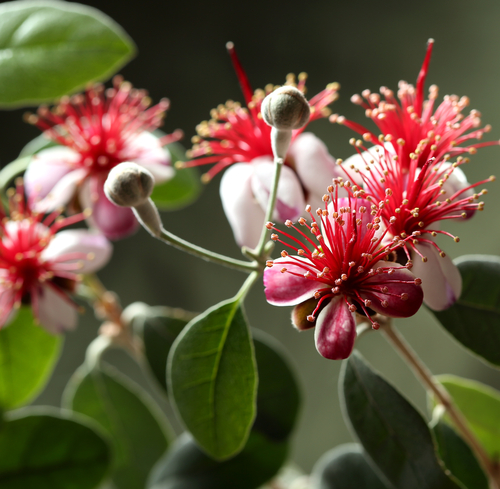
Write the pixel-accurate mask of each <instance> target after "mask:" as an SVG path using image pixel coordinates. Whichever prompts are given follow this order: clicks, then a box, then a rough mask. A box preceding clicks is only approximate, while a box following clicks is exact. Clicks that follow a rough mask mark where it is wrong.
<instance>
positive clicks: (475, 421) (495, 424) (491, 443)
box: [436, 375, 500, 460]
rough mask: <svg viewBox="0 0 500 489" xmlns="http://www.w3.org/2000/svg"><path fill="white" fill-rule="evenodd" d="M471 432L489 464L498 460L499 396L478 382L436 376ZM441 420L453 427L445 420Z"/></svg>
mask: <svg viewBox="0 0 500 489" xmlns="http://www.w3.org/2000/svg"><path fill="white" fill-rule="evenodd" d="M436 379H437V380H438V381H439V382H441V384H443V386H444V387H445V389H446V390H447V391H448V393H449V394H450V396H451V397H452V398H453V401H454V402H455V404H456V405H457V407H458V409H459V410H460V411H461V412H462V414H463V415H464V416H465V418H466V419H467V421H468V422H469V426H470V428H471V430H472V431H473V432H474V434H475V435H476V437H477V439H478V440H479V441H480V443H481V445H482V446H483V447H484V449H485V450H486V451H487V452H488V455H489V456H490V457H491V459H492V460H499V459H500V392H498V391H497V390H495V389H493V388H491V387H489V386H487V385H484V384H482V383H481V382H477V381H475V380H468V379H463V378H461V377H457V376H454V375H438V376H437V377H436ZM443 420H444V421H445V422H447V423H448V424H450V425H451V424H452V422H451V420H450V419H449V418H448V416H446V415H445V416H443Z"/></svg>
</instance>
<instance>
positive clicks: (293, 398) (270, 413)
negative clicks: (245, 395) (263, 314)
mask: <svg viewBox="0 0 500 489" xmlns="http://www.w3.org/2000/svg"><path fill="white" fill-rule="evenodd" d="M252 335H253V337H254V345H255V359H256V361H257V370H258V373H259V386H258V390H257V416H256V418H255V422H254V424H253V428H252V430H253V431H259V432H261V433H264V434H265V435H266V436H268V437H269V438H271V439H273V440H276V441H280V440H285V439H287V438H288V437H289V436H290V433H291V432H292V430H293V428H294V426H295V422H296V421H297V415H298V412H299V407H300V391H299V387H298V385H297V380H296V378H295V375H294V373H293V372H292V370H291V368H290V366H289V363H288V360H287V359H286V356H285V352H284V351H283V348H282V347H281V345H280V344H279V343H278V342H277V341H276V340H275V339H274V338H272V337H271V336H269V335H268V334H266V333H264V332H263V331H258V330H255V329H254V330H252Z"/></svg>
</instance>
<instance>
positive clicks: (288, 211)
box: [251, 158, 305, 222]
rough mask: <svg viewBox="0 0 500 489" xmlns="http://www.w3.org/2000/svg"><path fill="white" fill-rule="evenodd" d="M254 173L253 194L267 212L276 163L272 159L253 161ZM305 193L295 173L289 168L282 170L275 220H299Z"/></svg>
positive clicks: (284, 167)
mask: <svg viewBox="0 0 500 489" xmlns="http://www.w3.org/2000/svg"><path fill="white" fill-rule="evenodd" d="M251 166H252V167H253V170H254V173H253V176H252V181H251V182H252V192H253V195H254V197H255V199H257V201H258V202H259V204H260V206H261V207H262V209H263V210H264V211H265V210H266V208H267V203H268V201H269V194H270V193H271V186H272V184H273V177H274V163H273V162H272V160H271V159H270V158H256V159H255V160H253V161H252V163H251ZM304 207H305V202H304V192H303V191H302V187H301V186H300V182H299V180H298V178H297V175H296V174H295V173H294V171H293V170H292V169H290V168H288V167H287V166H283V168H282V169H281V176H280V181H279V184H278V195H277V197H276V207H275V209H274V215H273V218H274V219H276V220H278V221H281V222H284V221H286V220H287V219H290V220H292V221H293V220H295V219H297V218H298V217H299V216H300V214H301V212H302V211H303V210H304Z"/></svg>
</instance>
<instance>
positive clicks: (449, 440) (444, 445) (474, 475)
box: [432, 422, 489, 489]
mask: <svg viewBox="0 0 500 489" xmlns="http://www.w3.org/2000/svg"><path fill="white" fill-rule="evenodd" d="M432 431H433V433H434V438H435V440H436V442H437V446H438V454H439V457H440V458H441V460H442V461H443V463H444V464H445V466H446V468H447V469H448V470H449V471H450V472H451V473H452V474H453V475H454V476H455V477H456V478H457V479H458V480H459V481H460V482H461V483H462V484H463V485H464V487H466V488H467V489H488V487H489V486H488V479H487V478H486V476H485V475H484V472H483V470H482V469H481V466H480V465H479V462H478V461H477V459H476V457H475V456H474V454H473V453H472V450H471V449H470V447H469V446H468V445H467V443H465V442H464V441H463V440H462V438H461V437H460V436H459V435H458V434H457V433H456V432H455V430H453V428H451V427H450V426H448V425H447V424H445V423H443V422H438V423H437V424H436V425H435V426H433V428H432Z"/></svg>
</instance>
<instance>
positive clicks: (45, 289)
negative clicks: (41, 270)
mask: <svg viewBox="0 0 500 489" xmlns="http://www.w3.org/2000/svg"><path fill="white" fill-rule="evenodd" d="M32 294H36V295H37V298H36V302H37V309H38V310H37V313H38V317H37V319H38V321H40V324H41V325H42V326H43V327H44V328H45V329H46V330H47V331H48V332H49V333H52V334H61V333H63V332H64V331H65V330H69V329H75V328H76V323H77V317H78V314H77V312H76V309H75V306H73V305H72V304H70V303H69V302H68V301H67V300H65V299H64V298H63V297H62V296H61V295H60V294H58V293H57V292H55V291H54V290H53V289H52V287H50V286H48V285H40V286H38V287H37V288H36V290H34V291H32Z"/></svg>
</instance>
